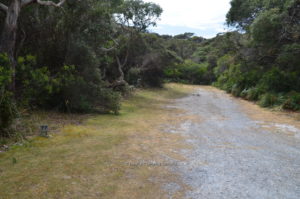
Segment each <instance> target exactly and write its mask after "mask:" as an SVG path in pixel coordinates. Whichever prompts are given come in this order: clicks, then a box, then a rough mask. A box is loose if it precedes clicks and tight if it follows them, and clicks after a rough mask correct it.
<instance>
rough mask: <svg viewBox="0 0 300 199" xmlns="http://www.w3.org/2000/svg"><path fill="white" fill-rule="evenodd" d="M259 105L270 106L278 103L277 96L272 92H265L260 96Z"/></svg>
mask: <svg viewBox="0 0 300 199" xmlns="http://www.w3.org/2000/svg"><path fill="white" fill-rule="evenodd" d="M258 103H259V105H260V106H262V107H270V106H274V105H276V103H278V97H277V96H276V95H275V94H273V93H266V94H264V95H262V96H261V97H260V100H259V102H258Z"/></svg>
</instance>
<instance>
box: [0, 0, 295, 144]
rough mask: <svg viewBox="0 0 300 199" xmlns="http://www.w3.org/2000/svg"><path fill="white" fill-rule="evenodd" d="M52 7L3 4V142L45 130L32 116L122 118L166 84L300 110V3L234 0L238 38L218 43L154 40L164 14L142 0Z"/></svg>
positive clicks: (231, 17) (231, 21) (231, 20)
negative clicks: (130, 100)
mask: <svg viewBox="0 0 300 199" xmlns="http://www.w3.org/2000/svg"><path fill="white" fill-rule="evenodd" d="M53 2H55V3H49V2H48V3H45V2H44V1H30V0H26V1H25V0H13V1H8V0H7V1H3V3H1V6H0V8H1V10H2V11H1V12H0V24H1V26H0V27H1V29H0V31H1V43H0V113H1V114H0V137H1V140H2V141H1V142H2V143H1V144H5V143H6V140H7V138H9V140H12V138H13V140H20V139H24V138H26V136H28V135H34V134H35V135H36V134H37V133H38V131H39V130H38V128H37V127H36V126H37V125H36V124H34V122H29V123H33V124H32V125H28V118H30V117H28V115H35V113H37V112H38V113H40V112H43V113H47V112H49V113H53V112H57V113H59V114H64V113H66V115H68V114H95V113H101V114H103V113H105V114H116V115H117V114H119V113H120V111H122V107H121V101H122V99H124V98H125V99H126V97H128V96H129V95H130V93H131V92H132V91H133V90H134V89H136V88H149V87H156V88H162V87H163V84H164V83H165V82H180V83H187V84H205V85H214V86H216V87H218V88H221V89H223V90H226V91H227V92H228V93H232V94H233V95H234V96H237V97H242V98H244V99H247V100H252V101H256V102H258V104H259V105H261V106H263V107H273V106H278V107H281V108H282V109H287V110H292V111H299V110H300V79H299V77H300V68H299V67H300V59H299V57H300V25H299V21H300V3H299V1H298V0H285V1H280V0H272V1H270V0H261V1H254V0H243V1H241V0H232V1H231V9H230V10H229V12H228V14H227V24H228V25H229V26H230V27H231V28H234V29H235V31H232V32H227V33H220V34H218V35H217V36H216V37H215V38H212V39H205V38H202V37H199V36H195V35H194V34H193V33H183V34H179V35H175V36H170V35H158V34H155V33H150V32H149V31H148V28H149V27H151V26H155V25H156V23H157V20H159V18H160V16H161V13H162V12H163V10H162V8H161V7H160V6H159V5H157V4H154V3H146V2H144V1H142V0H113V1H111V0H109V1H108V0H103V1H97V0H86V1H71V0H70V1H68V0H67V1H64V0H62V1H53ZM18 6H19V7H18ZM17 8H19V9H17ZM8 10H11V11H12V12H9V11H8ZM12 13H15V14H14V15H13V14H12ZM8 18H9V19H13V20H6V19H8ZM15 22H17V23H15ZM8 35H11V37H10V36H8ZM66 117H67V116H66ZM78 117H80V116H79V115H78ZM31 118H32V117H31ZM75 120H76V119H75ZM45 124H46V122H45Z"/></svg>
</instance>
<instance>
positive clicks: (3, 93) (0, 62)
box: [0, 54, 18, 137]
mask: <svg viewBox="0 0 300 199" xmlns="http://www.w3.org/2000/svg"><path fill="white" fill-rule="evenodd" d="M11 74H12V71H11V70H10V64H9V60H8V57H7V56H6V55H4V54H0V137H10V136H12V134H13V133H12V129H11V124H12V123H13V121H14V119H15V118H16V117H17V115H18V111H17V106H16V103H15V99H14V95H13V93H12V92H11V91H10V86H11V82H12V79H11V77H12V76H11Z"/></svg>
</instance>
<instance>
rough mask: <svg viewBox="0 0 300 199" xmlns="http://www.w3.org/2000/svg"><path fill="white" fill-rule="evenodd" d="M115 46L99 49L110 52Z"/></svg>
mask: <svg viewBox="0 0 300 199" xmlns="http://www.w3.org/2000/svg"><path fill="white" fill-rule="evenodd" d="M115 49H116V47H111V48H104V47H101V48H100V50H102V51H104V52H111V51H113V50H115Z"/></svg>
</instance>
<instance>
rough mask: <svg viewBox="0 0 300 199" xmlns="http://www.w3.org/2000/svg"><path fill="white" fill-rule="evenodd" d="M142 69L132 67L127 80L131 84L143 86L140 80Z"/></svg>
mask: <svg viewBox="0 0 300 199" xmlns="http://www.w3.org/2000/svg"><path fill="white" fill-rule="evenodd" d="M140 75H141V69H140V68H130V70H129V71H128V74H127V82H128V83H129V84H130V85H135V86H141V85H139V84H140V83H141V82H140Z"/></svg>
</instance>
